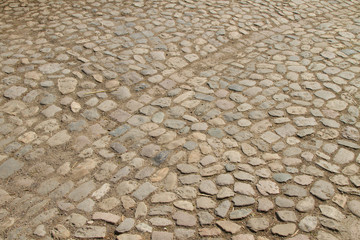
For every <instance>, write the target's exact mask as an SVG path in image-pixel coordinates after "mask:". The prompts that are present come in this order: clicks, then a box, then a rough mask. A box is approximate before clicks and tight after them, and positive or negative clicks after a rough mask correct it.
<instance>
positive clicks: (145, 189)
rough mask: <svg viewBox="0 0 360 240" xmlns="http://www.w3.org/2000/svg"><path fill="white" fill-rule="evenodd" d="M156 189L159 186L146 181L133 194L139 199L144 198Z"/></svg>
mask: <svg viewBox="0 0 360 240" xmlns="http://www.w3.org/2000/svg"><path fill="white" fill-rule="evenodd" d="M156 189H157V187H155V186H154V185H152V184H151V183H149V182H145V183H143V184H141V185H140V187H139V188H138V189H137V190H136V191H135V192H133V194H132V196H133V197H135V198H137V199H138V200H144V199H145V198H147V197H148V196H149V195H150V194H151V193H153V192H154V191H155V190H156Z"/></svg>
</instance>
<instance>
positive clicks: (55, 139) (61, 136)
mask: <svg viewBox="0 0 360 240" xmlns="http://www.w3.org/2000/svg"><path fill="white" fill-rule="evenodd" d="M70 139H71V136H70V135H69V134H68V132H67V131H66V130H62V131H60V132H57V133H56V134H55V135H54V136H52V137H51V138H49V139H48V141H47V142H48V144H49V146H51V147H55V146H58V145H62V144H65V143H67V142H68V141H69V140H70Z"/></svg>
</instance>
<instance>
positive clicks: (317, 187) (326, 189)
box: [310, 180, 335, 200]
mask: <svg viewBox="0 0 360 240" xmlns="http://www.w3.org/2000/svg"><path fill="white" fill-rule="evenodd" d="M310 193H311V194H313V195H314V196H316V197H318V198H320V199H321V200H328V199H330V198H331V197H332V196H333V195H334V194H335V190H334V187H333V185H332V184H331V183H329V182H326V181H324V180H318V181H316V182H315V183H314V185H313V186H312V187H311V189H310Z"/></svg>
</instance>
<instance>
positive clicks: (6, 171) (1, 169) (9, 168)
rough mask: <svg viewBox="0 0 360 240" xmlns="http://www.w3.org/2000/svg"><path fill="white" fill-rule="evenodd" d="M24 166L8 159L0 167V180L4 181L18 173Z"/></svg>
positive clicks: (12, 159)
mask: <svg viewBox="0 0 360 240" xmlns="http://www.w3.org/2000/svg"><path fill="white" fill-rule="evenodd" d="M23 166H24V163H23V162H20V161H18V160H15V159H14V158H10V159H8V160H6V161H5V162H4V163H3V164H1V165H0V178H1V179H5V178H8V177H10V176H11V175H12V174H14V173H15V172H17V171H19V170H20V169H21V168H22V167H23Z"/></svg>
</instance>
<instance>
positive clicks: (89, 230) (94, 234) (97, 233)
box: [74, 226, 106, 239]
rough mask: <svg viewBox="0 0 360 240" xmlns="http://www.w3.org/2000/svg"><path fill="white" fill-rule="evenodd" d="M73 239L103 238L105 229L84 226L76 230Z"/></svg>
mask: <svg viewBox="0 0 360 240" xmlns="http://www.w3.org/2000/svg"><path fill="white" fill-rule="evenodd" d="M74 236H75V237H77V238H84V239H89V238H105V237H106V227H101V226H85V227H82V228H79V229H78V230H76V232H75V234H74Z"/></svg>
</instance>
